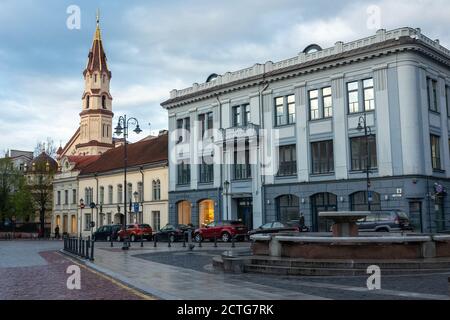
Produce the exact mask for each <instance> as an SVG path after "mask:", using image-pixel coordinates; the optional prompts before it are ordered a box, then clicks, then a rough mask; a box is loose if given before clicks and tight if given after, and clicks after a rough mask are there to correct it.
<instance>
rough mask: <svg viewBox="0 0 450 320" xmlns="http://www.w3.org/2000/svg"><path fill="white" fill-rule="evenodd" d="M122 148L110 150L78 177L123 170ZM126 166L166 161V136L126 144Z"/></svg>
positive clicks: (83, 170)
mask: <svg viewBox="0 0 450 320" xmlns="http://www.w3.org/2000/svg"><path fill="white" fill-rule="evenodd" d="M123 153H124V146H120V147H117V148H114V149H110V150H108V151H106V152H105V153H103V154H102V155H101V156H100V158H99V159H98V160H97V161H95V162H93V163H91V164H90V165H88V166H86V167H85V168H84V169H82V170H81V173H80V175H86V174H92V173H101V172H107V171H112V170H117V169H122V168H123ZM127 153H128V166H129V167H133V166H140V165H145V164H151V163H158V162H163V161H167V160H168V135H167V134H164V135H161V136H159V137H157V138H155V139H151V140H143V141H139V142H136V143H131V144H127Z"/></svg>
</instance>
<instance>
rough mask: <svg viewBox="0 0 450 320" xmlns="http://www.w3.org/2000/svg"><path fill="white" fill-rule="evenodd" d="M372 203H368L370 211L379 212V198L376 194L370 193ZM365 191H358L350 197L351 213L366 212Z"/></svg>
mask: <svg viewBox="0 0 450 320" xmlns="http://www.w3.org/2000/svg"><path fill="white" fill-rule="evenodd" d="M371 193H372V201H371V202H370V210H371V211H377V210H381V200H380V199H381V198H380V194H379V193H378V192H374V191H371ZM367 200H368V196H367V191H359V192H355V193H353V194H351V195H350V207H351V210H352V211H368V210H369V206H368V203H367Z"/></svg>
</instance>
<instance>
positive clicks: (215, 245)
mask: <svg viewBox="0 0 450 320" xmlns="http://www.w3.org/2000/svg"><path fill="white" fill-rule="evenodd" d="M214 248H217V236H214Z"/></svg>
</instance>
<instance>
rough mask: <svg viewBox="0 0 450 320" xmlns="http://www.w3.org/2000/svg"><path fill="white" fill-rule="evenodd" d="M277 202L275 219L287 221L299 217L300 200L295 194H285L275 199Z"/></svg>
mask: <svg viewBox="0 0 450 320" xmlns="http://www.w3.org/2000/svg"><path fill="white" fill-rule="evenodd" d="M276 204H277V220H278V221H281V222H287V221H291V220H298V219H299V217H300V209H299V206H300V202H299V199H298V197H297V196H294V195H292V194H286V195H282V196H279V197H278V198H277V199H276Z"/></svg>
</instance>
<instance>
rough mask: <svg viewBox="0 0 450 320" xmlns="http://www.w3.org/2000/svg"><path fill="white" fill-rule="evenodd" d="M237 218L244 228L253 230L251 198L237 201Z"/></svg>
mask: <svg viewBox="0 0 450 320" xmlns="http://www.w3.org/2000/svg"><path fill="white" fill-rule="evenodd" d="M236 201H237V216H238V219H239V220H241V221H242V222H243V223H244V224H245V226H246V227H247V228H248V229H249V230H252V229H253V199H252V198H240V199H237V200H236Z"/></svg>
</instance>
